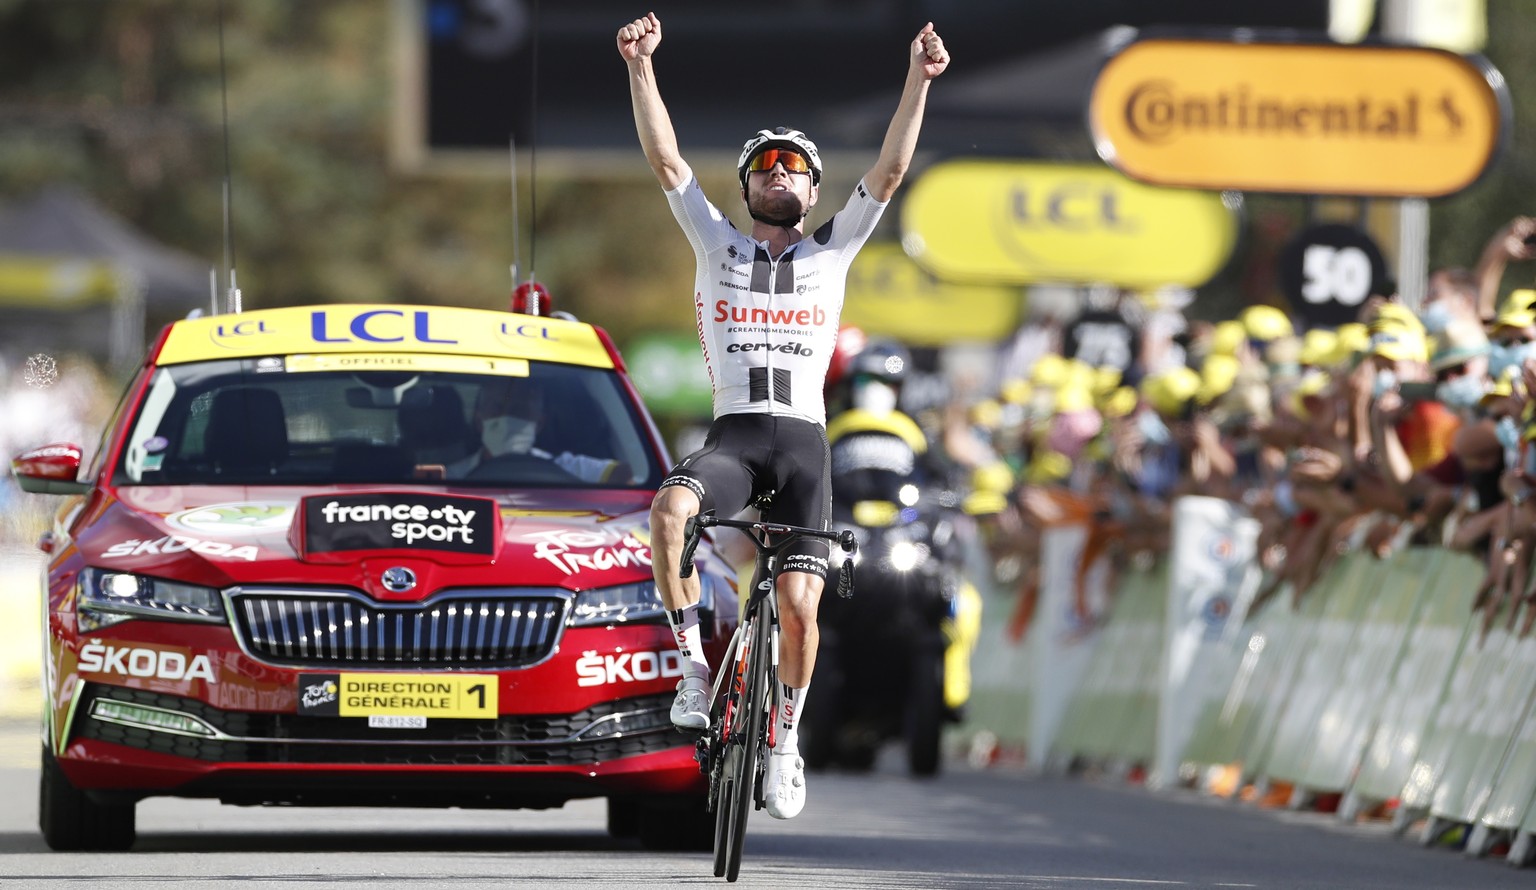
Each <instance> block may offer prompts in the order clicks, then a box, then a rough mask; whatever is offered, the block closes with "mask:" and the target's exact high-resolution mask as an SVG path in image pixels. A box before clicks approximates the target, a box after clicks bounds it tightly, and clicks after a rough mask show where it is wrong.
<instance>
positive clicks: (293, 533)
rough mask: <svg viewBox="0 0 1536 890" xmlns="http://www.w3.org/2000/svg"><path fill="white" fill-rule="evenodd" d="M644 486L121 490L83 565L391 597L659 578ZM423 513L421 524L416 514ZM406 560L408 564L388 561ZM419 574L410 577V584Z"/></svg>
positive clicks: (106, 507)
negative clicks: (636, 488)
mask: <svg viewBox="0 0 1536 890" xmlns="http://www.w3.org/2000/svg"><path fill="white" fill-rule="evenodd" d="M650 499H651V493H650V492H648V491H581V492H570V491H517V492H495V493H486V492H482V491H477V490H471V489H444V488H411V489H388V490H386V489H379V488H367V487H337V488H334V489H325V490H322V491H318V492H317V491H316V490H315V489H313V488H309V489H290V488H254V487H240V486H229V487H225V486H198V487H185V488H169V487H154V486H142V487H132V488H121V489H117V490H115V491H113V492H111V493H110V496H109V497H107V498H105V499H103V502H102V504H101V505H100V506H99V508H98V513H97V516H96V518H95V519H94V520H93V521H90V522H88V523H86V524H85V530H83V531H81V532H80V534H79V537H78V539H77V540H76V542H75V544H76V546H77V547H78V549H79V551H80V554H81V556H82V557H83V559H84V561H85V563H86V564H87V565H91V566H97V567H101V568H108V569H117V570H122V571H131V572H135V573H139V574H144V575H150V576H154V577H162V578H171V579H175V580H180V581H184V582H187V583H193V584H202V585H207V586H213V587H220V588H223V587H230V586H236V585H271V584H278V585H284V584H288V585H303V586H305V587H313V586H342V587H349V588H354V589H362V590H365V591H367V592H368V593H370V594H371V595H373V596H375V597H377V598H379V599H383V600H415V599H421V598H425V597H426V596H429V595H431V594H432V593H434V592H436V591H438V590H442V589H446V588H452V587H484V586H491V585H506V586H535V587H564V588H567V589H570V590H581V589H586V588H590V587H597V586H605V585H608V584H619V583H625V582H629V581H640V580H647V579H649V578H650V577H651V553H650V546H649V540H650V538H649V528H648V518H649V517H648V509H649V506H650ZM418 520H419V521H418ZM397 568H403V569H407V570H409V571H408V572H407V573H405V574H404V575H402V573H399V572H394V573H392V577H390V578H386V577H385V576H386V573H387V572H389V571H390V570H391V569H397ZM405 576H409V577H410V578H411V579H413V580H414V583H413V584H410V585H408V586H407V585H403V584H402V583H401V578H402V577H405Z"/></svg>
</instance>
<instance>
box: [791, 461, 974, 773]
mask: <svg viewBox="0 0 1536 890" xmlns="http://www.w3.org/2000/svg"><path fill="white" fill-rule="evenodd" d="M959 501H960V499H959V497H958V496H957V495H956V494H954V493H953V492H951V491H948V490H943V489H931V490H927V491H924V490H920V489H919V487H918V486H917V485H915V484H912V483H901V484H900V485H899V487H898V488H897V490H896V491H894V492H891V493H890V498H889V499H881V500H860V501H856V502H853V503H851V504H848V505H846V509H844V508H842V507H837V506H834V510H833V523H834V525H836V526H837V527H838V528H840V529H843V528H846V529H851V530H852V531H853V533H854V536H855V537H856V538H858V540H859V553H860V560H859V563H858V565H857V569H856V572H855V578H856V581H855V590H854V594H853V596H852V597H851V598H849V599H843V598H841V597H837V596H823V597H822V598H821V607H820V613H819V616H818V625H819V627H820V630H821V646H820V650H819V653H818V655H817V660H816V682H815V686H816V689H815V694H814V695H813V696H812V698H811V700H810V702H809V706H808V707H807V708H806V710H805V714H804V716H803V717H802V718H801V729H800V738H801V754H802V756H803V757H804V758H805V761H806V765H807V766H808V767H811V768H813V769H816V768H827V767H833V766H837V767H843V768H846V769H854V770H867V769H870V768H871V767H872V766H873V765H874V762H875V758H876V755H877V753H878V751H879V749H880V748H881V747H882V746H883V745H884V744H885V743H886V742H889V741H892V740H900V741H902V742H904V743H905V745H906V757H907V765H908V768H909V771H910V772H911V773H912V774H913V775H917V776H931V775H935V774H936V773H938V771H939V766H940V761H941V757H940V755H941V740H942V735H943V729H944V726H945V724H946V723H949V722H953V721H956V720H958V719H959V705H960V704H963V702H961V703H956V702H955V701H954V700H953V699H954V698H955V696H954V695H953V693H951V694H950V695H949V696H948V697H946V675H947V674H948V673H949V669H948V668H947V667H946V658H947V655H948V656H949V657H950V658H951V659H952V658H953V656H954V655H956V654H957V653H954V652H952V651H950V650H952V648H953V645H954V643H955V640H956V636H957V634H956V631H955V625H956V618H957V615H958V614H959V613H960V612H961V611H962V609H963V608H964V605H963V600H964V599H965V597H964V596H963V593H962V584H963V583H964V582H963V580H962V578H961V573H960V571H959V566H960V565H961V557H960V553H959V541H958V539H957V538H956V535H955V522H954V515H955V513H956V511H957V510H958V508H959ZM958 654H959V655H960V656H961V657H964V658H968V657H969V648H968V647H967V648H966V649H965V651H964V652H963V653H958ZM951 663H953V662H952V661H951ZM956 673H957V674H958V673H960V672H958V671H957V672H956ZM964 679H965V683H966V685H968V682H969V679H968V673H967V675H966V677H965V678H964Z"/></svg>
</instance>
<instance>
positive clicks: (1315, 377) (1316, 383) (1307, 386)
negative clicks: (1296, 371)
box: [1296, 368, 1333, 398]
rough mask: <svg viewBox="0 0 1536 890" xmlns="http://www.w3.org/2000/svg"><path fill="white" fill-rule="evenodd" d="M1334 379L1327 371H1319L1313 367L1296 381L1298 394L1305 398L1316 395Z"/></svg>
mask: <svg viewBox="0 0 1536 890" xmlns="http://www.w3.org/2000/svg"><path fill="white" fill-rule="evenodd" d="M1332 379H1333V378H1331V377H1329V376H1328V373H1327V372H1326V371H1319V370H1317V369H1316V368H1313V369H1312V370H1310V371H1308V372H1307V373H1305V374H1303V375H1301V379H1300V380H1298V381H1296V394H1297V395H1298V396H1301V397H1303V398H1305V397H1307V396H1315V395H1317V394H1318V393H1320V392H1322V391H1323V390H1324V389H1326V388H1327V387H1328V383H1329V381H1331V380H1332Z"/></svg>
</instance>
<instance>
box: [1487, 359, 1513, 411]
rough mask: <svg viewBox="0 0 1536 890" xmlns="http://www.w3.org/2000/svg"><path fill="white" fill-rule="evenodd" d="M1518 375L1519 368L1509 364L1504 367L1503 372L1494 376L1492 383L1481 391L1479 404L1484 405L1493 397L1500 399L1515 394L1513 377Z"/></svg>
mask: <svg viewBox="0 0 1536 890" xmlns="http://www.w3.org/2000/svg"><path fill="white" fill-rule="evenodd" d="M1518 376H1520V368H1519V367H1518V366H1511V367H1508V368H1505V369H1504V373H1502V374H1500V375H1499V376H1498V377H1496V378H1494V381H1493V385H1492V386H1490V387H1489V388H1488V391H1487V392H1485V393H1483V397H1482V398H1481V399H1479V400H1478V402H1477V403H1478V404H1479V405H1486V404H1488V403H1489V402H1491V401H1493V400H1494V399H1502V398H1506V397H1508V396H1512V395H1514V394H1515V378H1516V377H1518Z"/></svg>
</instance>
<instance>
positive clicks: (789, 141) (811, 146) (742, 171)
mask: <svg viewBox="0 0 1536 890" xmlns="http://www.w3.org/2000/svg"><path fill="white" fill-rule="evenodd" d="M765 148H788V149H792V150H793V151H796V152H798V153H800V154H802V155H804V156H805V159H806V160H807V161H810V163H811V184H812V185H820V184H821V152H819V151H817V150H816V143H814V142H812V141H811V140H809V139H807V138H805V134H804V133H802V132H800V131H799V130H791V129H789V128H788V127H774V128H773V129H772V130H758V131H757V134H756V135H754V136H753V137H752V138H751V139H748V140H747V144H746V145H743V146H742V147H741V157H740V158H738V159H737V160H736V174H737V176H739V177H740V178H741V187H742V188H746V187H747V162H748V161H750V160H752V156H753V155H756V154H757V153H758V152H760V151H762V150H763V149H765Z"/></svg>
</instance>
